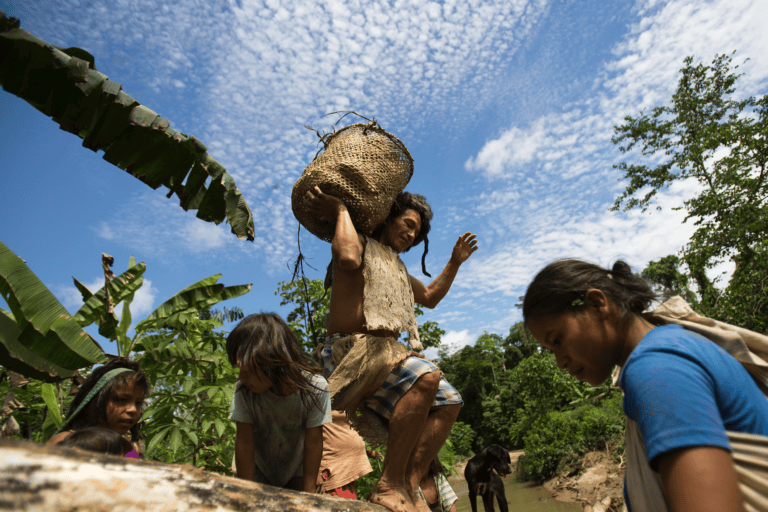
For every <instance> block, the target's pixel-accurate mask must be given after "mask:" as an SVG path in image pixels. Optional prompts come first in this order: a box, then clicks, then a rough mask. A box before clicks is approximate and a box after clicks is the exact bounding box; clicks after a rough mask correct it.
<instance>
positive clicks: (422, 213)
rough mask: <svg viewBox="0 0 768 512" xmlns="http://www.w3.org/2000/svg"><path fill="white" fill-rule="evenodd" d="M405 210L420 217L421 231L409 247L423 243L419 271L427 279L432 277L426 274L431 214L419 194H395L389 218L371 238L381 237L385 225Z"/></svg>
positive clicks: (424, 200)
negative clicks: (411, 211)
mask: <svg viewBox="0 0 768 512" xmlns="http://www.w3.org/2000/svg"><path fill="white" fill-rule="evenodd" d="M406 210H413V211H415V212H416V213H418V214H419V217H421V230H420V231H419V234H418V235H417V236H416V238H415V239H414V240H413V243H412V244H411V247H415V246H417V245H419V244H420V243H421V242H422V241H424V254H422V255H421V271H422V272H424V275H426V276H427V277H432V275H431V274H430V273H429V272H427V265H426V258H427V253H428V252H429V238H428V237H427V235H428V234H429V230H430V228H431V227H432V226H431V225H430V221H431V220H432V217H433V214H432V208H430V206H429V203H427V198H426V197H424V196H422V195H421V194H411V193H410V192H400V193H399V194H397V197H396V198H395V202H394V203H393V204H392V208H390V210H389V216H388V217H387V219H386V220H385V221H384V222H383V223H382V224H381V225H380V226H379V227H377V228H376V229H375V230H374V231H373V234H372V235H371V237H372V238H373V239H375V240H378V239H379V238H380V237H381V234H382V233H383V232H384V229H385V228H386V227H387V224H389V222H390V221H391V220H392V219H394V218H396V217H399V216H400V215H402V214H403V213H404V212H405V211H406ZM411 247H408V248H407V249H406V250H405V251H403V252H408V251H410V250H411Z"/></svg>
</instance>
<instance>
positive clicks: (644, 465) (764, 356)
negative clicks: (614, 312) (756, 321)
mask: <svg viewBox="0 0 768 512" xmlns="http://www.w3.org/2000/svg"><path fill="white" fill-rule="evenodd" d="M643 316H644V317H645V318H646V319H647V320H649V321H650V322H651V323H653V324H655V325H668V324H675V325H681V326H683V327H684V328H685V329H687V330H690V331H692V332H696V333H698V334H701V335H702V336H704V337H705V338H707V339H709V340H710V341H713V342H714V343H716V344H717V345H719V346H720V347H721V348H723V349H724V350H725V351H726V352H728V353H729V354H731V355H732V356H733V357H734V358H735V359H736V360H737V361H739V363H741V365H742V366H743V367H744V368H745V369H746V370H747V371H748V372H749V374H750V376H751V377H752V378H753V380H754V381H755V383H756V384H757V386H758V387H759V388H760V390H761V391H762V392H763V393H764V394H767V395H768V362H766V361H768V337H766V336H764V335H762V334H759V333H756V332H753V331H750V330H748V329H743V328H741V327H736V326H733V325H729V324H726V323H724V322H719V321H717V320H713V319H711V318H706V317H703V316H700V315H699V314H697V313H696V312H694V311H693V309H691V307H690V306H689V305H688V303H686V302H685V300H683V299H682V298H681V297H679V296H675V297H672V298H671V299H669V300H668V301H666V302H665V303H663V304H661V305H660V306H659V307H658V308H657V309H656V310H654V311H651V312H649V313H645V314H644V315H643ZM618 376H619V374H618V373H614V384H615V383H616V382H617V380H618ZM726 434H727V435H728V440H729V442H730V445H731V450H732V452H731V455H732V457H733V464H734V469H735V471H736V476H737V480H738V485H739V489H740V490H741V492H742V495H743V497H744V508H745V510H747V512H750V511H765V512H768V437H765V436H759V435H753V434H746V433H741V432H732V431H728V432H726ZM626 436H627V441H626V455H627V472H626V477H625V478H626V480H625V482H626V491H627V494H628V495H629V498H630V503H631V507H632V511H633V512H642V511H659V512H666V511H668V510H669V506H668V505H667V501H666V498H665V496H664V490H663V486H662V482H661V476H660V475H659V473H658V472H656V471H654V470H653V469H651V466H650V463H649V461H648V456H647V454H646V450H645V443H644V441H643V437H642V434H641V433H640V428H639V426H638V424H637V423H636V422H635V421H633V420H631V419H630V418H627V433H626Z"/></svg>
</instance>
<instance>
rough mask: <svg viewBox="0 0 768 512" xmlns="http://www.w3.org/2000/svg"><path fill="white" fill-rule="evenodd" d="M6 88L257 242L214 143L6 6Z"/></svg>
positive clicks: (0, 51) (2, 43)
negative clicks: (31, 28) (24, 25)
mask: <svg viewBox="0 0 768 512" xmlns="http://www.w3.org/2000/svg"><path fill="white" fill-rule="evenodd" d="M0 86H2V87H3V89H5V90H6V91H8V92H10V93H11V94H15V95H16V96H19V97H20V98H22V99H24V100H25V101H27V102H28V103H29V104H31V105H32V106H34V107H35V108H36V109H38V110H39V111H41V112H42V113H43V114H45V115H47V116H49V117H52V118H53V120H54V121H55V122H57V123H59V126H60V127H61V129H62V130H65V131H68V132H71V133H74V134H75V135H77V136H78V137H80V138H82V139H83V146H84V147H86V148H88V149H91V150H92V151H98V150H103V151H104V159H105V160H106V161H108V162H110V163H112V164H114V165H116V166H118V167H119V168H121V169H124V170H125V171H127V172H128V173H129V174H131V175H132V176H134V177H136V178H138V179H139V180H141V181H143V182H144V183H146V184H147V185H149V186H150V187H152V188H153V189H157V188H158V187H160V186H161V185H162V186H165V187H166V188H168V190H169V192H168V194H167V197H169V198H170V197H171V195H173V194H176V196H177V197H178V198H179V204H180V206H181V207H182V208H183V209H184V210H185V211H188V210H197V217H198V218H200V219H202V220H205V221H208V222H214V223H215V224H219V223H220V222H221V221H223V220H224V219H226V220H227V221H228V222H229V224H230V227H231V228H232V233H234V234H235V235H237V237H238V238H240V239H243V238H246V239H248V240H250V241H253V236H254V227H253V215H252V213H251V210H250V208H249V207H248V205H247V204H246V202H245V200H244V199H243V196H242V194H241V193H240V191H239V190H238V188H237V186H236V185H235V182H234V179H233V178H232V176H230V175H229V174H228V173H227V172H226V170H225V169H224V167H223V166H222V165H221V164H219V163H218V162H217V161H216V160H214V159H213V158H212V157H211V156H210V155H208V153H207V151H208V148H207V147H206V146H205V145H204V144H203V143H202V142H200V141H199V140H197V139H196V138H195V137H194V136H187V135H185V134H183V133H179V132H177V131H176V130H174V129H173V128H171V127H170V122H169V121H168V120H167V119H163V118H161V117H160V116H159V115H157V114H156V113H155V112H153V111H152V110H150V109H149V108H147V107H145V106H143V105H140V104H139V102H138V101H136V100H135V99H133V98H132V97H130V96H129V95H128V94H126V93H124V92H123V91H122V90H121V89H122V86H121V85H120V84H119V83H116V82H112V81H110V80H108V79H107V77H106V76H105V75H103V74H101V73H99V72H98V71H96V66H95V61H94V58H93V57H92V56H91V55H90V54H89V53H87V52H86V51H85V50H82V49H79V48H65V49H62V48H57V47H55V46H52V45H50V44H48V43H46V42H45V41H43V40H41V39H38V38H37V37H35V36H33V35H31V34H30V33H28V32H26V31H25V30H22V29H21V28H19V23H18V20H16V19H14V18H7V17H6V16H5V14H3V13H2V12H1V11H0ZM190 170H191V172H190ZM185 178H186V182H184V179H185ZM208 178H210V184H209V186H208V188H206V186H205V181H206V180H207V179H208Z"/></svg>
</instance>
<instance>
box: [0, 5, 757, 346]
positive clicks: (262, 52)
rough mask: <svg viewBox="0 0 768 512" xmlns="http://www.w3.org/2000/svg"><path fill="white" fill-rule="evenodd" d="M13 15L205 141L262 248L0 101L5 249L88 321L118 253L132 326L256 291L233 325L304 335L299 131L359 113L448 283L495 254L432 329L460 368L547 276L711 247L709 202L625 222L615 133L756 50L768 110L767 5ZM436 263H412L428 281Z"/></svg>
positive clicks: (318, 253)
mask: <svg viewBox="0 0 768 512" xmlns="http://www.w3.org/2000/svg"><path fill="white" fill-rule="evenodd" d="M0 9H1V10H3V11H4V12H5V13H6V14H8V15H11V16H16V17H18V18H20V19H21V25H22V28H24V29H26V30H27V31H29V32H31V33H32V34H34V35H36V36H38V37H41V38H42V39H44V40H46V41H48V42H50V43H52V44H55V45H57V46H63V47H68V46H77V47H80V48H83V49H85V50H87V51H88V52H90V53H91V54H92V55H94V57H95V58H96V65H97V67H98V69H99V71H100V72H102V73H104V74H106V75H107V76H108V77H109V78H110V80H113V81H116V82H119V83H121V84H122V85H123V89H124V90H125V91H126V92H127V93H128V94H130V95H131V96H133V97H134V98H136V99H137V100H138V101H140V102H141V103H142V104H144V105H146V106H147V107H149V108H151V109H152V110H154V111H156V112H157V113H159V114H160V115H161V116H163V117H165V118H167V119H169V120H170V121H171V126H172V127H173V128H175V129H176V130H179V131H181V132H183V133H187V134H194V135H195V136H196V137H198V138H199V139H200V140H202V141H203V142H204V143H205V144H206V145H207V146H208V147H209V153H210V154H211V155H212V156H213V157H214V158H216V159H217V160H218V161H219V162H220V163H222V164H223V165H224V166H225V167H226V168H227V170H228V171H229V172H230V173H231V174H232V175H233V176H234V178H235V181H236V183H237V184H238V186H239V188H240V190H241V191H242V192H243V194H244V196H245V198H246V200H247V202H248V204H249V205H250V206H251V209H252V210H253V213H254V217H255V228H256V240H255V241H254V242H253V243H250V242H246V241H241V240H238V239H237V238H236V237H235V236H234V235H232V234H230V233H229V228H228V226H225V225H220V226H214V225H212V224H208V223H205V222H203V221H200V220H198V219H196V218H195V217H194V214H191V213H185V212H184V211H183V210H182V209H181V208H179V206H178V202H177V200H175V198H174V199H170V200H169V199H166V198H165V193H164V192H163V191H162V189H160V190H157V191H153V190H151V189H149V188H148V187H146V186H145V185H144V184H143V183H141V182H139V181H138V180H136V179H135V178H133V177H131V176H129V175H128V174H126V173H125V172H123V171H121V170H119V169H118V168H116V167H113V166H111V165H110V164H108V163H107V162H105V161H104V160H102V158H101V157H102V154H101V153H100V154H96V153H93V152H91V151H90V150H87V149H85V148H83V147H82V146H81V141H80V140H79V139H78V138H77V137H76V136H74V135H72V134H69V133H66V132H64V131H61V130H60V129H59V128H58V125H56V124H55V123H54V122H53V121H51V120H50V119H49V118H47V117H45V116H44V115H42V114H41V113H39V112H38V111H36V110H35V109H34V108H32V107H31V106H30V105H28V104H27V103H26V102H24V101H23V100H21V99H20V98H17V97H15V96H13V95H11V94H9V93H6V92H5V91H0V172H2V182H0V183H2V186H1V187H0V190H2V192H1V195H0V197H1V198H2V201H0V218H2V219H3V220H4V222H3V223H2V225H0V240H2V241H3V242H4V243H5V244H6V245H8V246H9V247H10V248H11V249H12V250H13V251H14V252H16V254H18V255H19V256H20V257H21V258H23V259H25V260H26V261H27V264H28V265H29V266H30V268H31V269H32V270H33V271H34V272H35V273H36V274H37V275H38V276H39V277H40V279H41V280H42V281H43V282H44V283H45V284H46V285H47V286H48V287H49V288H50V289H51V291H53V292H54V293H55V294H56V295H57V297H59V299H60V300H61V301H62V303H63V304H64V305H65V306H66V307H67V308H68V309H69V310H70V311H72V312H74V311H76V310H77V308H78V307H79V294H77V292H76V291H75V289H74V286H73V285H72V277H71V276H73V275H74V276H75V277H77V278H78V279H80V280H81V281H83V282H85V283H87V284H90V283H94V287H95V286H98V285H97V284H96V282H97V281H99V280H100V258H101V253H102V252H106V253H108V254H111V255H112V256H114V257H115V260H116V263H115V269H116V271H118V272H121V271H123V270H124V269H125V268H126V266H127V264H128V258H129V257H130V255H134V256H135V257H136V259H137V260H138V261H145V262H146V263H147V271H146V273H145V285H144V288H143V289H142V291H141V293H140V294H139V295H138V296H137V299H136V301H135V302H134V306H133V307H132V313H133V316H134V318H135V319H141V318H143V317H144V316H145V315H146V314H148V313H149V312H151V311H152V310H153V309H154V308H155V307H157V306H158V305H159V304H161V303H162V302H163V301H164V300H166V299H167V298H169V297H170V296H171V295H173V294H174V293H175V292H177V291H179V290H180V289H182V288H183V287H185V286H187V285H189V284H191V283H192V282H194V281H197V280H199V279H202V278H203V277H206V276H208V275H211V274H215V273H222V274H223V277H222V279H221V281H222V282H224V283H225V284H227V285H235V284H244V283H253V290H252V291H251V292H250V293H249V294H247V295H246V296H244V297H241V298H239V299H236V300H233V301H229V303H224V304H223V305H227V306H230V307H231V306H239V307H241V308H242V309H243V310H244V311H246V312H247V313H250V312H258V311H261V310H265V311H271V310H276V311H278V312H279V313H281V314H283V315H285V314H287V312H288V310H287V309H285V308H280V306H279V298H278V297H276V296H275V295H274V292H275V290H276V288H277V283H278V282H279V281H282V280H288V279H290V272H289V270H288V267H287V266H288V265H289V263H290V262H291V261H292V259H293V258H295V257H296V255H297V247H296V228H297V223H296V221H295V219H294V218H293V215H292V213H291V210H290V190H291V186H292V184H293V183H294V182H295V180H296V179H297V178H298V177H299V176H300V175H301V172H302V171H303V169H304V168H305V167H306V166H307V165H308V164H309V162H310V161H311V160H312V157H313V156H314V154H315V152H316V150H317V147H316V144H315V141H316V137H315V135H314V134H313V133H312V132H310V131H308V130H306V129H304V128H303V125H304V124H310V125H313V126H315V127H317V128H318V129H322V128H323V127H325V126H327V125H329V124H331V123H332V122H333V121H335V119H331V120H329V118H325V117H323V114H325V113H327V112H332V111H335V110H340V109H352V110H355V111H357V112H360V113H362V114H364V115H366V116H369V117H370V116H374V117H375V118H376V119H377V120H378V121H379V122H380V124H381V125H382V126H383V127H384V128H385V129H387V130H388V131H390V132H392V133H394V134H395V135H397V136H398V137H399V138H400V139H401V140H402V141H403V142H404V143H405V144H406V146H407V147H408V149H409V151H410V152H411V154H412V155H413V157H414V161H415V172H414V176H413V179H412V180H411V182H410V184H409V185H408V187H407V190H410V191H412V192H417V193H421V194H424V195H425V196H427V198H428V199H429V201H430V202H431V204H432V207H433V210H434V212H435V219H434V221H433V224H432V225H433V228H432V233H431V234H430V251H429V256H428V257H427V268H428V270H429V271H430V272H431V273H432V275H437V274H438V273H439V272H440V270H441V268H442V267H443V265H445V263H446V262H447V260H448V257H449V256H450V250H451V247H452V245H453V243H454V242H455V240H456V238H457V236H458V235H459V234H461V233H464V232H465V231H472V232H474V233H477V235H478V240H479V246H480V250H479V251H478V252H477V253H475V255H473V256H472V258H471V259H470V260H469V261H468V262H467V263H466V264H465V265H464V266H463V267H462V269H461V271H460V273H459V276H458V278H457V279H456V281H455V283H454V285H453V288H452V290H451V292H450V293H449V295H448V296H447V297H446V298H445V299H444V300H443V302H442V303H441V304H440V305H438V307H437V308H436V309H435V310H432V311H428V312H427V314H426V315H425V316H424V317H422V318H424V319H426V320H434V321H437V322H439V324H440V326H441V327H442V328H443V329H445V330H446V331H447V334H446V336H445V338H444V342H445V343H448V344H450V345H451V346H452V347H453V348H454V349H455V348H459V347H461V346H463V345H465V344H467V343H472V342H474V340H475V339H476V338H477V337H478V336H479V335H480V334H482V332H483V331H489V332H496V333H500V334H505V333H506V332H507V330H508V329H509V327H510V326H511V325H512V324H513V323H514V322H516V321H519V320H520V319H521V318H520V314H519V311H518V310H517V309H516V308H515V307H514V304H515V303H516V302H517V298H518V297H519V296H520V295H523V294H524V292H525V287H526V286H527V284H528V282H529V281H530V280H531V279H532V278H533V276H534V275H535V273H536V271H537V270H538V269H540V268H541V267H543V266H544V265H545V264H547V263H548V262H550V261H551V260H553V259H556V258H560V257H567V256H574V257H582V258H586V259H589V260H592V261H595V262H597V263H601V264H604V265H610V264H611V263H612V262H613V261H615V260H616V259H618V258H624V259H626V260H627V261H628V262H629V263H630V264H631V265H633V266H634V267H635V268H636V269H638V270H639V269H641V268H643V267H644V266H645V265H646V264H647V262H648V261H649V260H652V259H658V258H659V257H662V256H665V255H667V254H671V253H674V252H676V251H678V250H679V249H680V248H681V247H682V246H683V245H684V244H685V242H686V241H687V240H688V237H689V236H690V235H691V233H692V232H693V226H692V225H689V224H683V223H682V220H683V216H684V215H683V213H682V212H679V211H674V210H672V208H673V207H674V206H677V205H680V204H681V203H682V201H683V200H684V199H685V198H687V197H690V195H691V194H693V193H695V191H696V185H695V184H692V183H680V184H677V185H675V186H674V187H672V188H671V189H670V190H667V191H666V192H665V193H663V194H661V195H660V196H659V199H658V206H660V207H661V211H655V210H649V211H650V212H651V213H645V214H643V213H640V212H639V211H637V212H629V213H624V212H610V211H609V208H610V206H611V204H612V202H613V200H614V199H615V197H616V196H617V195H618V194H619V193H620V192H621V190H622V182H621V181H620V178H621V176H620V175H619V174H618V173H617V172H616V171H615V170H614V169H613V168H612V165H614V164H616V163H617V162H619V161H620V160H621V157H622V155H621V154H620V153H619V151H618V149H617V148H615V147H613V145H612V144H611V143H610V137H611V134H612V127H613V125H614V124H617V123H620V122H621V120H622V118H623V117H624V116H625V115H627V114H630V115H636V114H638V113H639V111H640V109H643V108H650V107H652V106H655V105H659V104H661V103H664V102H666V101H667V100H668V98H669V97H670V95H671V92H672V90H673V89H674V87H675V84H676V74H677V71H678V70H679V69H680V67H682V61H683V59H684V57H685V56H687V55H695V57H696V58H697V59H698V60H704V61H705V62H711V60H712V58H713V56H714V55H715V54H716V53H730V52H731V51H733V50H738V53H737V57H736V60H737V61H738V62H739V63H741V62H742V61H744V59H746V58H749V59H750V60H749V61H748V62H747V63H746V64H743V65H742V66H741V67H740V70H741V71H742V72H743V73H744V76H743V77H742V79H741V80H740V84H739V89H738V91H737V93H738V94H739V95H754V94H765V93H766V91H767V90H768V59H766V57H765V48H768V31H766V30H765V24H766V22H767V21H768V5H766V3H765V2H763V1H761V0H751V1H750V0H728V1H725V0H712V1H705V0H670V1H658V0H637V1H635V2H630V1H626V2H604V1H600V0H584V1H580V2H557V1H554V2H550V1H546V0H519V1H517V0H473V1H469V2H461V1H445V2H424V1H417V2H409V1H401V0H395V1H375V0H373V1H365V2H360V1H332V2H316V1H308V0H307V1H305V0H296V1H284V2H279V1H277V0H267V1H260V0H259V1H251V0H236V1H235V0H231V1H226V2H204V1H195V0H190V1H180V2H176V3H174V4H173V5H170V3H168V2H154V1H142V2H132V1H127V0H125V1H118V0H103V1H67V0H57V1H55V2H54V1H40V0H25V1H24V2H17V1H10V2H9V1H8V0H0ZM302 249H303V252H304V253H305V256H307V258H308V259H309V260H310V263H311V264H313V266H315V267H316V268H318V269H323V268H324V267H325V265H326V264H327V262H328V260H329V258H330V247H329V245H328V244H326V243H325V242H320V241H318V240H316V239H313V238H312V236H311V235H309V234H308V233H307V232H306V231H303V236H302ZM421 251H422V249H421V247H419V248H416V249H414V250H412V251H410V252H409V253H407V254H405V255H404V257H403V259H404V261H405V262H406V265H408V268H409V271H410V272H411V273H412V274H413V275H414V276H417V277H419V278H423V280H425V282H428V278H426V276H423V275H422V274H421V270H420V257H421ZM307 270H308V271H309V274H308V277H311V278H322V273H321V272H320V270H318V271H317V272H314V271H312V270H311V269H307ZM721 270H726V271H727V266H725V267H724V268H723V269H718V271H721ZM100 341H103V340H100ZM104 346H105V348H107V349H109V347H110V346H109V344H108V343H105V344H104Z"/></svg>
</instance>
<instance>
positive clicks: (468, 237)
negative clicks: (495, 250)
mask: <svg viewBox="0 0 768 512" xmlns="http://www.w3.org/2000/svg"><path fill="white" fill-rule="evenodd" d="M476 250H477V240H476V236H475V235H473V234H472V233H470V232H469V231H467V232H466V233H464V234H463V235H461V236H460V237H459V239H458V240H457V241H456V245H454V246H453V253H451V260H453V261H454V262H455V263H458V264H459V265H461V264H462V263H464V262H465V261H467V259H468V258H469V257H470V256H472V253H473V252H475V251H476Z"/></svg>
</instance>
